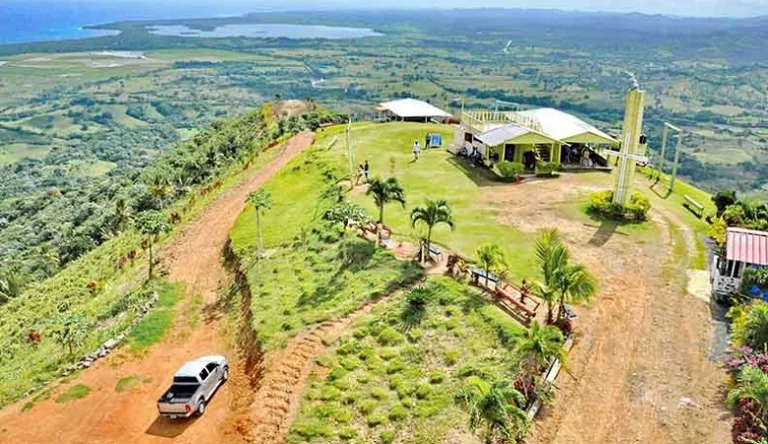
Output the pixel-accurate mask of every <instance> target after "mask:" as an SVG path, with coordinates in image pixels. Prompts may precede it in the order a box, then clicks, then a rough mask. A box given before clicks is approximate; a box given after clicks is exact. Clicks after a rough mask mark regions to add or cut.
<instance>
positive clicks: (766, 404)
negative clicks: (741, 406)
mask: <svg viewBox="0 0 768 444" xmlns="http://www.w3.org/2000/svg"><path fill="white" fill-rule="evenodd" d="M742 399H752V400H754V401H755V402H757V404H758V405H759V406H760V411H761V413H762V415H763V416H766V414H767V413H768V375H766V374H765V373H763V371H762V370H761V369H759V368H756V367H751V366H746V367H743V368H742V369H741V371H740V372H739V374H738V376H736V386H735V387H734V388H733V389H731V391H730V392H728V398H727V401H728V406H729V407H731V408H733V406H735V405H736V404H737V403H738V402H739V401H741V400H742Z"/></svg>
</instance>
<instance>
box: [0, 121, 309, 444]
mask: <svg viewBox="0 0 768 444" xmlns="http://www.w3.org/2000/svg"><path fill="white" fill-rule="evenodd" d="M313 140H314V135H313V134H312V133H309V132H305V133H302V134H299V135H297V136H296V137H294V138H293V139H291V140H290V141H288V142H287V143H285V144H284V145H283V146H281V147H280V153H279V154H278V155H277V156H276V157H275V158H274V159H273V160H271V161H270V162H269V163H268V164H267V165H265V166H264V167H263V168H261V169H260V170H258V171H254V172H253V173H252V174H251V176H250V177H248V178H246V179H245V180H244V181H243V182H242V183H240V184H239V185H237V186H236V187H234V188H233V189H231V190H228V191H226V192H224V193H223V194H222V195H221V196H219V197H218V198H217V199H216V201H214V202H213V203H212V204H211V205H209V207H208V208H206V210H205V211H204V212H203V214H201V215H200V216H199V217H198V218H197V219H196V220H195V221H193V222H192V223H190V225H189V226H188V227H187V228H186V230H185V231H184V233H182V235H180V236H179V237H178V238H177V239H176V240H175V241H174V242H173V244H172V245H170V247H169V248H167V249H166V251H165V252H164V254H162V256H163V262H164V263H166V264H168V266H167V268H168V271H169V279H170V280H171V281H174V282H181V283H184V284H186V294H185V296H184V297H183V298H182V299H181V300H180V301H179V304H178V308H177V312H178V316H177V319H176V321H175V326H174V328H173V330H172V332H171V333H170V334H169V335H168V336H167V337H166V338H165V339H164V340H163V341H162V342H161V343H159V344H156V345H154V346H153V347H151V348H150V350H149V351H148V352H147V353H146V355H144V356H141V357H138V358H137V357H134V356H131V355H129V354H128V353H127V352H125V351H118V352H116V353H114V354H113V355H112V356H110V357H108V358H106V359H104V360H101V361H99V362H98V363H96V364H95V365H94V366H93V367H92V368H90V369H88V370H86V371H84V372H83V373H82V374H80V375H79V376H77V377H76V378H74V379H73V380H72V381H69V382H68V383H66V384H62V385H61V387H58V388H56V389H53V393H52V396H50V399H48V400H44V401H40V402H39V403H37V404H36V405H35V406H34V407H33V408H32V409H31V410H28V411H27V412H22V411H21V410H22V405H23V403H24V402H25V401H26V400H25V401H22V402H20V403H18V404H15V405H11V406H9V407H7V408H5V409H4V410H2V411H0V442H1V443H53V442H55V443H169V442H173V443H239V442H245V441H248V440H250V439H251V438H250V436H249V435H250V434H251V427H250V424H251V422H250V411H251V408H252V407H251V403H252V402H253V397H254V395H255V393H254V392H253V390H252V388H251V385H250V381H249V380H248V377H247V376H246V375H245V374H244V370H243V366H242V365H241V363H240V359H238V357H237V355H236V353H235V352H234V351H233V350H232V349H231V348H230V346H229V345H228V344H229V343H231V341H227V340H226V339H225V337H224V335H223V332H222V329H223V328H224V325H223V324H224V322H220V321H219V320H218V319H219V317H220V316H221V313H217V311H216V299H217V294H218V289H219V288H220V287H221V286H222V284H226V283H227V282H228V281H229V280H230V279H231V277H230V276H228V275H227V273H226V271H225V270H224V267H223V265H222V260H221V256H222V251H223V250H224V247H225V245H226V243H227V239H228V233H229V230H230V228H231V227H232V225H233V224H234V222H235V220H236V218H237V216H238V215H239V214H240V212H241V211H242V210H243V207H244V202H245V198H246V196H247V195H248V193H249V192H251V191H253V190H255V189H258V188H259V187H260V186H262V185H263V184H264V183H265V182H266V181H267V180H269V179H270V178H271V177H272V176H274V175H275V174H276V173H277V172H278V171H279V170H280V169H281V168H283V167H284V166H285V165H286V164H287V163H288V162H289V161H290V160H291V159H293V158H294V157H296V156H297V155H298V154H300V153H301V152H303V151H304V150H306V149H307V148H309V147H310V146H311V145H312V142H313ZM193 295H202V297H203V304H202V307H200V308H194V309H192V308H191V307H194V306H193V305H190V302H191V300H192V296H193ZM193 315H197V316H200V317H201V321H200V322H198V323H197V324H194V323H193V322H192V321H191V320H192V319H193ZM207 354H225V355H226V356H228V357H229V358H230V361H231V367H232V372H231V373H232V377H231V378H230V381H229V382H228V383H227V384H224V385H223V386H222V387H221V389H220V390H219V391H218V393H217V394H216V395H215V396H214V397H213V399H212V401H211V402H210V404H209V405H208V408H207V410H206V413H205V415H204V416H202V417H200V418H193V419H190V420H175V421H171V420H168V419H164V418H160V417H158V415H157V409H156V407H155V402H156V400H157V397H158V396H159V395H161V394H162V392H163V391H164V390H165V388H166V387H167V385H168V384H169V382H170V378H171V376H172V375H173V372H174V371H175V370H176V369H177V368H178V367H179V366H180V365H181V364H183V363H184V362H185V361H187V360H189V359H192V358H195V357H198V356H202V355H207ZM127 376H137V377H139V378H142V379H143V380H144V382H139V383H138V384H137V385H136V386H134V387H133V388H132V389H130V390H127V391H124V392H122V393H118V392H116V390H115V385H116V384H117V381H118V380H119V379H121V378H124V377H127ZM78 383H79V384H85V385H87V386H88V387H90V388H91V389H92V392H91V393H90V394H89V395H88V396H87V397H85V398H84V399H79V400H74V401H70V402H67V403H64V404H57V403H55V402H54V401H53V399H54V398H55V397H56V396H57V394H58V393H60V392H62V391H64V390H66V389H67V388H69V387H70V386H71V385H74V384H78Z"/></svg>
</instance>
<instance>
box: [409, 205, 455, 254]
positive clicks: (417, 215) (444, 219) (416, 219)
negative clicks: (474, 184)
mask: <svg viewBox="0 0 768 444" xmlns="http://www.w3.org/2000/svg"><path fill="white" fill-rule="evenodd" d="M419 223H423V224H424V225H426V226H427V239H426V241H427V242H426V247H427V252H426V254H425V255H424V256H425V257H427V258H429V249H430V247H431V245H432V229H433V228H434V227H435V225H437V224H446V225H448V226H449V227H451V230H453V229H454V228H455V225H454V223H453V214H452V212H451V206H450V205H448V202H446V201H444V200H431V199H427V201H426V205H425V206H423V207H416V208H414V209H413V211H411V226H412V227H413V228H416V225H417V224H419Z"/></svg>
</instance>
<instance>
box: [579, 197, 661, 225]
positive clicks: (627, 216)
mask: <svg viewBox="0 0 768 444" xmlns="http://www.w3.org/2000/svg"><path fill="white" fill-rule="evenodd" d="M650 209H651V203H650V201H649V200H648V198H646V197H645V196H643V195H642V194H640V193H632V196H630V198H629V202H627V204H626V205H619V204H617V203H614V202H613V191H598V192H595V193H592V194H590V195H589V205H588V206H587V211H588V212H589V213H591V214H597V215H599V216H602V217H605V218H608V219H612V220H619V221H621V220H624V221H632V222H642V221H644V220H646V219H647V218H648V211H650Z"/></svg>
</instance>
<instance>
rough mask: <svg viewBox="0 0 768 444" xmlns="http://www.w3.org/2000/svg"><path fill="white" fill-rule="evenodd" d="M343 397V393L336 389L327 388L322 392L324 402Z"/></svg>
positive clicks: (321, 396) (321, 397)
mask: <svg viewBox="0 0 768 444" xmlns="http://www.w3.org/2000/svg"><path fill="white" fill-rule="evenodd" d="M339 397H341V391H340V390H339V389H337V388H336V387H331V386H326V387H323V388H322V389H321V390H320V399H322V400H323V401H335V400H337V399H339Z"/></svg>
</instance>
